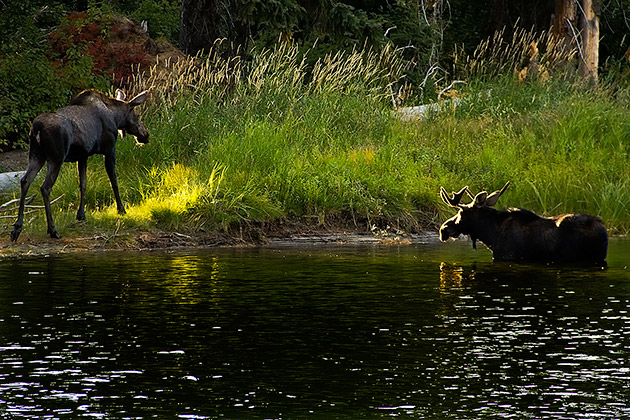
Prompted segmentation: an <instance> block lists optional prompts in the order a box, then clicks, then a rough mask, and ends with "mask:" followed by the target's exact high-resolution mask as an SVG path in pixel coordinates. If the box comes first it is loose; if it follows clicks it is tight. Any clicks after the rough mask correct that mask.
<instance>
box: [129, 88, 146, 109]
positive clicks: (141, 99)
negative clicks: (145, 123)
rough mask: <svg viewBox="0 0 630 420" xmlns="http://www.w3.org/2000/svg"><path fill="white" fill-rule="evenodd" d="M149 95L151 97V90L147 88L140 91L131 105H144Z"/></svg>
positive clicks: (130, 102)
mask: <svg viewBox="0 0 630 420" xmlns="http://www.w3.org/2000/svg"><path fill="white" fill-rule="evenodd" d="M148 97H149V91H148V90H145V91H144V92H142V93H139V94H138V95H136V96H135V97H134V98H133V99H132V100H130V101H129V105H131V106H132V107H133V106H138V105H142V104H143V103H144V101H146V100H147V98H148Z"/></svg>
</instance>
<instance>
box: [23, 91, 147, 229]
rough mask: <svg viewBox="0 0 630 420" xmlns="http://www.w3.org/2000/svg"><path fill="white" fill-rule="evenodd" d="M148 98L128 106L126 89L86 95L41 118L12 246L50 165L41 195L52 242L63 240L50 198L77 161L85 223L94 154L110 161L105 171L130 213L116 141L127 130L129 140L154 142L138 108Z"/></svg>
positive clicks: (80, 213)
mask: <svg viewBox="0 0 630 420" xmlns="http://www.w3.org/2000/svg"><path fill="white" fill-rule="evenodd" d="M147 95H148V92H147V91H144V92H142V93H140V94H139V95H137V96H136V97H134V98H133V99H131V100H130V101H128V102H127V101H125V94H124V93H123V92H122V91H121V90H118V91H117V92H116V98H111V97H109V96H107V95H105V94H103V93H101V92H99V91H96V90H85V91H83V92H81V93H79V94H78V95H77V96H76V97H75V98H74V99H72V101H71V102H70V105H68V106H66V107H64V108H61V109H59V110H57V111H55V112H49V113H44V114H41V115H40V116H38V117H37V118H35V120H34V121H33V124H32V126H31V131H30V133H29V154H28V168H27V170H26V173H25V174H24V176H23V177H22V179H21V181H20V186H21V191H20V205H19V209H18V217H17V221H16V222H15V223H14V224H13V230H12V231H11V240H12V241H16V240H17V238H18V237H19V236H20V233H21V232H22V226H23V223H24V202H25V198H26V193H27V192H28V189H29V187H30V186H31V183H32V182H33V179H35V176H36V175H37V173H38V172H39V170H40V169H41V168H42V166H43V165H44V163H45V162H46V163H47V172H46V178H45V179H44V182H43V184H42V186H41V193H42V198H43V200H44V208H45V210H46V221H47V224H48V234H49V235H50V237H51V238H59V237H60V235H59V232H57V229H56V228H55V223H54V221H53V217H52V212H51V209H50V193H51V191H52V187H53V185H54V184H55V181H56V180H57V176H58V175H59V170H60V169H61V165H62V164H63V162H77V164H78V168H79V190H80V194H81V198H80V202H79V209H78V211H77V220H84V219H85V188H86V186H87V175H86V171H87V160H88V156H91V155H94V154H101V155H104V156H105V170H106V172H107V176H108V177H109V181H110V183H111V185H112V190H113V191H114V197H115V199H116V206H117V208H118V213H120V214H125V208H124V206H123V204H122V201H121V199H120V194H119V193H118V181H117V179H116V139H117V137H118V131H119V130H122V132H123V135H124V133H129V134H131V135H133V136H135V138H136V140H137V141H138V142H139V143H147V142H148V141H149V132H148V131H147V128H146V127H145V126H144V124H143V123H142V121H140V119H139V118H138V114H137V113H136V111H135V109H134V108H135V107H137V106H138V105H141V104H143V103H144V102H145V100H146V99H147Z"/></svg>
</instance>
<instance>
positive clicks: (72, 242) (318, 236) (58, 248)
mask: <svg viewBox="0 0 630 420" xmlns="http://www.w3.org/2000/svg"><path fill="white" fill-rule="evenodd" d="M5 236H6V237H5V238H2V239H1V240H0V257H2V256H28V255H50V254H61V253H69V252H88V251H151V250H181V249H186V248H190V249H195V248H211V247H256V246H304V245H318V244H340V245H361V244H382V245H411V244H414V243H423V242H427V241H436V240H438V239H437V234H436V233H435V232H434V231H433V230H428V231H427V232H424V233H413V234H410V233H404V232H392V231H386V230H372V231H366V230H348V229H340V228H323V229H311V228H305V229H302V230H284V231H278V230H277V229H269V230H263V229H240V230H238V231H235V232H219V233H217V232H213V233H205V232H203V233H195V234H187V233H179V232H159V233H156V232H133V233H117V234H113V235H101V234H95V235H92V236H72V235H66V236H63V237H62V238H60V239H51V238H49V237H48V236H43V235H36V234H30V235H29V234H28V233H27V234H23V235H22V236H20V238H19V239H18V241H17V242H15V243H14V242H11V241H10V240H9V235H8V234H7V235H5Z"/></svg>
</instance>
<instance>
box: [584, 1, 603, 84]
mask: <svg viewBox="0 0 630 420" xmlns="http://www.w3.org/2000/svg"><path fill="white" fill-rule="evenodd" d="M599 6H600V0H582V10H581V12H582V14H581V16H580V32H581V35H582V36H581V38H582V56H581V57H580V58H581V60H580V65H579V71H580V74H582V75H583V76H584V77H586V78H588V79H590V80H591V82H592V83H594V84H597V66H598V64H599V12H600V7H599Z"/></svg>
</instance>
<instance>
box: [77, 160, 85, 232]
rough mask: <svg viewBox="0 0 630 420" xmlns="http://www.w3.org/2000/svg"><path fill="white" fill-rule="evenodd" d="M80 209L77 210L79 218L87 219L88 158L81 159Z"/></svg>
mask: <svg viewBox="0 0 630 420" xmlns="http://www.w3.org/2000/svg"><path fill="white" fill-rule="evenodd" d="M77 166H78V168H79V194H80V199H79V209H78V210H77V220H85V189H86V188H87V158H85V159H79V161H78V162H77Z"/></svg>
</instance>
